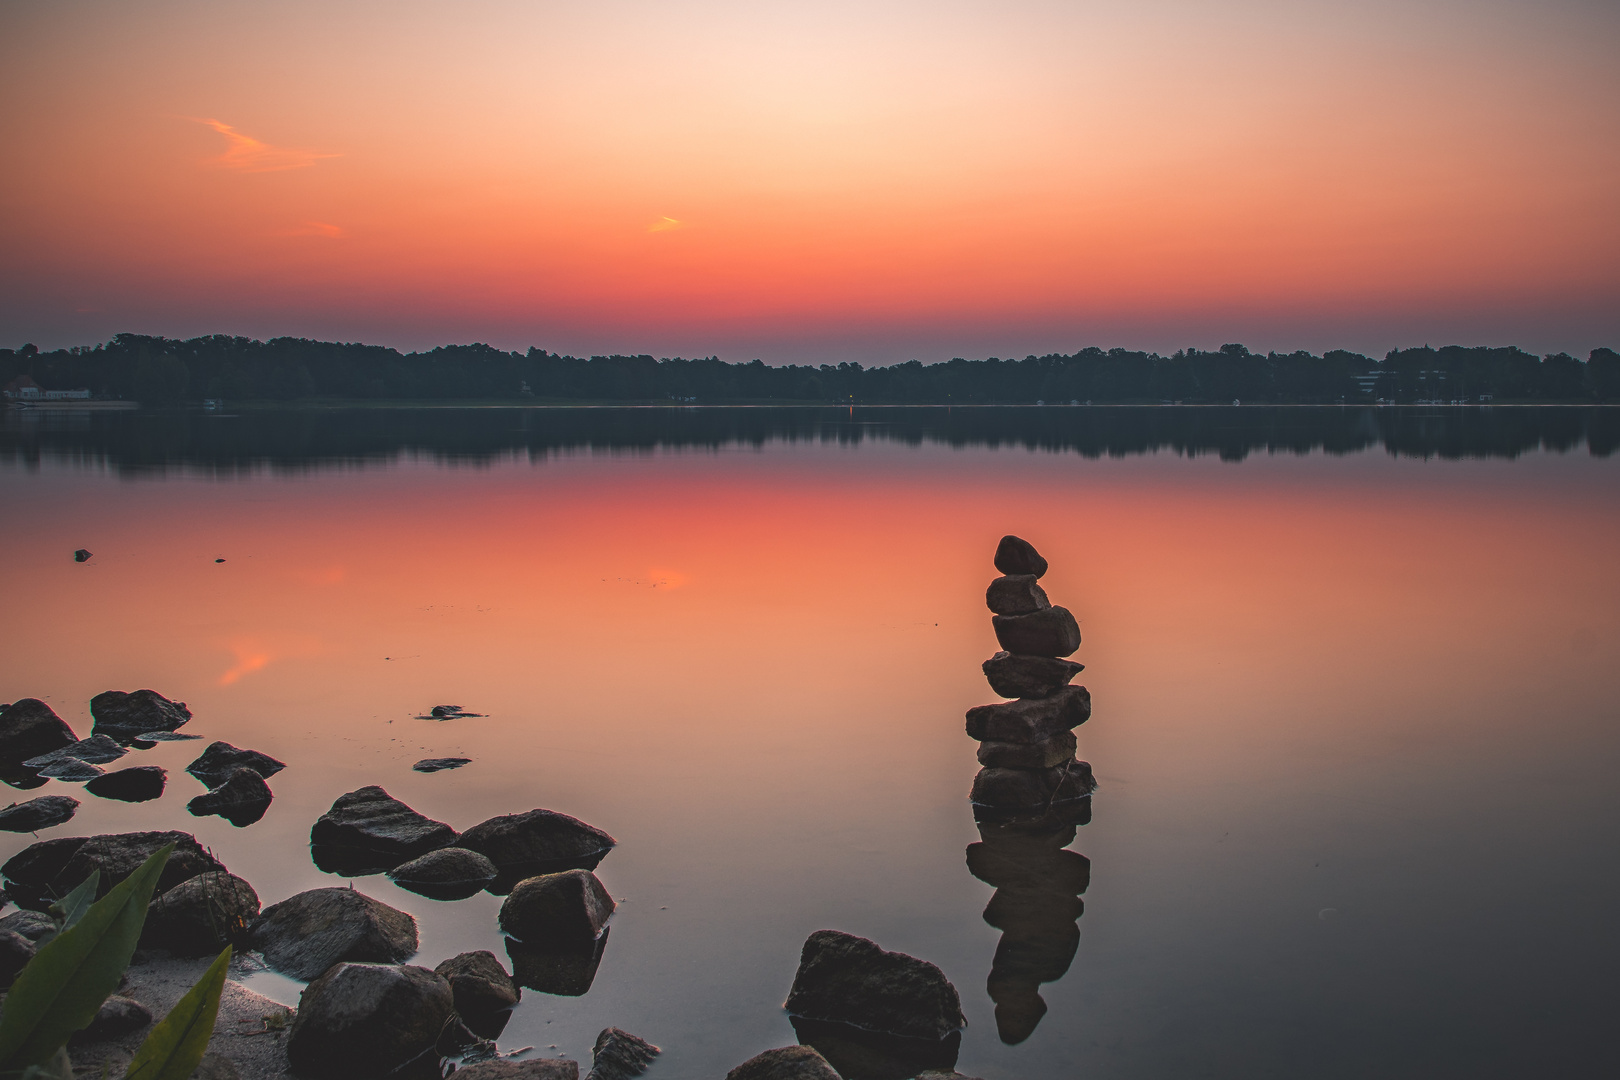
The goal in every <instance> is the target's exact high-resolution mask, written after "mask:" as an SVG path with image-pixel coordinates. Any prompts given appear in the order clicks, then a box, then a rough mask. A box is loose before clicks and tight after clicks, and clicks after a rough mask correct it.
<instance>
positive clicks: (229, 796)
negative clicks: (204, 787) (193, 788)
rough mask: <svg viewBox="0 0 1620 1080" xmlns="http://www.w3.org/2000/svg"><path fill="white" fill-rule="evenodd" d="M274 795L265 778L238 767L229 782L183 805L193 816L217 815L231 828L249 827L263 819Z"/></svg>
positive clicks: (250, 770)
mask: <svg viewBox="0 0 1620 1080" xmlns="http://www.w3.org/2000/svg"><path fill="white" fill-rule="evenodd" d="M274 798H275V796H274V795H273V794H272V793H271V791H270V785H269V784H266V783H265V782H264V777H262V776H260V775H259V774H258V773H256V772H254V771H253V770H252V769H248V768H241V769H237V770H236V771H235V772H233V773H231V775H230V779H228V780H226V781H225V782H224V783H223V784H221V785H219V787H217V788H215V789H214V790H212V791H205V792H203V793H202V794H201V795H198V796H196V797H195V798H193V799H192V800H191V801H190V802H188V803H186V809H187V810H188V811H190V812H191V814H193V815H194V816H196V817H206V816H207V815H209V814H218V815H219V816H220V817H222V818H224V819H225V820H226V821H228V822H230V823H231V824H232V825H235V826H238V827H241V826H245V825H251V824H253V823H254V822H255V821H258V820H259V819H260V818H262V817H264V813H265V811H266V810H268V809H270V801H271V800H272V799H274Z"/></svg>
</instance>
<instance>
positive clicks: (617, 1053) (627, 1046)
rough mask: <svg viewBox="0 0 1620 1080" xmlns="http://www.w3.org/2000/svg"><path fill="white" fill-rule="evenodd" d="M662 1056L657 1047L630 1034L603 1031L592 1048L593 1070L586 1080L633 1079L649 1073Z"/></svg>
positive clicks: (618, 1031)
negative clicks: (649, 1068) (657, 1059)
mask: <svg viewBox="0 0 1620 1080" xmlns="http://www.w3.org/2000/svg"><path fill="white" fill-rule="evenodd" d="M661 1053H663V1051H662V1050H660V1049H659V1048H658V1047H656V1046H654V1045H653V1044H652V1043H650V1042H648V1041H647V1040H646V1039H642V1038H638V1037H637V1036H635V1035H632V1034H630V1033H629V1032H628V1031H621V1030H619V1029H618V1028H616V1027H610V1028H603V1029H602V1030H601V1031H600V1032H599V1033H598V1034H597V1036H596V1045H595V1046H594V1047H593V1048H592V1049H591V1071H590V1074H589V1075H588V1076H586V1077H585V1080H630V1078H631V1077H633V1076H640V1075H641V1074H642V1073H644V1072H646V1071H647V1069H648V1067H650V1066H651V1065H652V1063H653V1059H654V1058H656V1057H657V1056H658V1055H659V1054H661Z"/></svg>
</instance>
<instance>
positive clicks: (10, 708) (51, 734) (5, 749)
mask: <svg viewBox="0 0 1620 1080" xmlns="http://www.w3.org/2000/svg"><path fill="white" fill-rule="evenodd" d="M76 741H78V736H77V735H75V734H73V729H72V728H70V727H68V726H67V724H65V723H64V722H63V721H62V718H61V717H60V716H57V715H56V713H55V711H54V710H52V709H51V707H50V706H49V705H47V704H45V703H44V702H43V701H41V700H39V699H38V698H23V699H22V700H21V701H13V702H12V703H11V704H10V705H7V706H5V707H4V708H0V761H3V762H5V763H6V764H9V765H20V764H22V763H23V762H24V761H26V760H27V759H28V758H31V757H38V756H39V755H40V754H48V753H50V752H51V751H52V750H60V749H61V748H62V747H64V746H68V745H71V744H72V743H74V742H76Z"/></svg>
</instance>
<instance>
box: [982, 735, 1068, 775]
mask: <svg viewBox="0 0 1620 1080" xmlns="http://www.w3.org/2000/svg"><path fill="white" fill-rule="evenodd" d="M1078 745H1079V742H1078V740H1077V739H1075V737H1074V732H1072V731H1060V732H1058V733H1057V734H1056V735H1053V736H1052V737H1050V738H1047V739H1042V740H1041V741H1040V742H1037V743H1015V742H983V743H980V744H979V764H980V765H983V766H985V767H986V768H991V769H997V768H1004V769H1050V768H1052V767H1053V766H1055V765H1062V764H1064V763H1065V762H1068V761H1072V760H1074V751H1075V748H1076V747H1077V746H1078Z"/></svg>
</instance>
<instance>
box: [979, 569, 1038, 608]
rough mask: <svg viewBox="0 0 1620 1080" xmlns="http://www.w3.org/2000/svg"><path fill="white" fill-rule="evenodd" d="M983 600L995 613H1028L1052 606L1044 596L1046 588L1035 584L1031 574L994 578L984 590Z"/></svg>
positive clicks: (1033, 576)
mask: <svg viewBox="0 0 1620 1080" xmlns="http://www.w3.org/2000/svg"><path fill="white" fill-rule="evenodd" d="M984 602H985V603H986V604H987V605H989V607H990V610H991V611H993V612H994V613H995V614H997V615H1028V614H1030V613H1031V612H1035V611H1045V610H1046V609H1047V608H1049V607H1051V606H1052V602H1051V601H1050V600H1048V599H1047V598H1046V590H1045V589H1043V588H1041V587H1040V585H1038V584H1036V582H1035V575H1033V574H1008V575H1007V576H1006V577H998V578H996V579H995V580H994V581H992V582H990V587H989V588H988V589H986V590H985V593H984Z"/></svg>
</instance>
